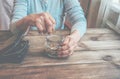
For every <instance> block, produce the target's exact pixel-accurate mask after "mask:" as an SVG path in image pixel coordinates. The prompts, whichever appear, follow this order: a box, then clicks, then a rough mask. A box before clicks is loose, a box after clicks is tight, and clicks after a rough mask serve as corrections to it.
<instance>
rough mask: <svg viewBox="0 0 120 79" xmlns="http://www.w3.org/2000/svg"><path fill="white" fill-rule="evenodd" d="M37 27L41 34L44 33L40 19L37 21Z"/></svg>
mask: <svg viewBox="0 0 120 79" xmlns="http://www.w3.org/2000/svg"><path fill="white" fill-rule="evenodd" d="M36 26H37V28H38V29H39V31H40V32H43V27H42V24H41V20H40V19H37V20H36Z"/></svg>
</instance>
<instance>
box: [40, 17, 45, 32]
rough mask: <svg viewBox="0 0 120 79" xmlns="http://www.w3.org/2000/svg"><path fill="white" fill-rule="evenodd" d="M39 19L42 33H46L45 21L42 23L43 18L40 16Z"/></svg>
mask: <svg viewBox="0 0 120 79" xmlns="http://www.w3.org/2000/svg"><path fill="white" fill-rule="evenodd" d="M40 19H41V24H42V27H43V32H46V27H45V21H44V18H43V16H40Z"/></svg>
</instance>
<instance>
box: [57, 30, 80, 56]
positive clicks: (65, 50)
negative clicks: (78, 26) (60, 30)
mask: <svg viewBox="0 0 120 79" xmlns="http://www.w3.org/2000/svg"><path fill="white" fill-rule="evenodd" d="M79 40H80V34H79V32H78V31H77V30H75V31H74V32H73V33H72V34H71V35H69V36H67V37H66V38H65V39H64V42H63V44H62V47H61V48H60V49H59V52H58V54H59V57H63V58H64V57H68V56H70V55H72V53H73V51H74V48H75V47H76V46H77V43H78V41H79Z"/></svg>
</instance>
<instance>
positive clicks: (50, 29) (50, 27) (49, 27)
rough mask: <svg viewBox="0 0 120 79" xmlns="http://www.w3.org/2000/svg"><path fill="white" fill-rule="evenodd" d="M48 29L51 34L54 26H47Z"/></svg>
mask: <svg viewBox="0 0 120 79" xmlns="http://www.w3.org/2000/svg"><path fill="white" fill-rule="evenodd" d="M47 31H48V33H49V34H51V33H52V32H53V27H52V26H48V27H47Z"/></svg>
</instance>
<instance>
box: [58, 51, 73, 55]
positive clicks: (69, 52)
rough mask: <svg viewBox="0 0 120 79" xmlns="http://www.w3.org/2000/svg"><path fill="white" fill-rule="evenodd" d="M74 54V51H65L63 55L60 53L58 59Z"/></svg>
mask: <svg viewBox="0 0 120 79" xmlns="http://www.w3.org/2000/svg"><path fill="white" fill-rule="evenodd" d="M72 54H73V52H72V51H68V50H67V51H64V52H62V53H60V54H58V57H68V56H70V55H72Z"/></svg>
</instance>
